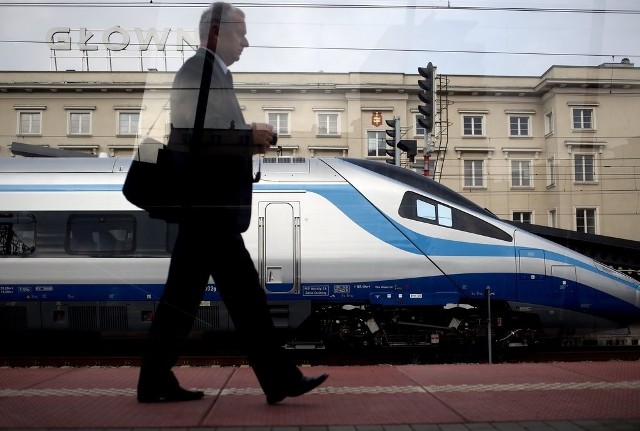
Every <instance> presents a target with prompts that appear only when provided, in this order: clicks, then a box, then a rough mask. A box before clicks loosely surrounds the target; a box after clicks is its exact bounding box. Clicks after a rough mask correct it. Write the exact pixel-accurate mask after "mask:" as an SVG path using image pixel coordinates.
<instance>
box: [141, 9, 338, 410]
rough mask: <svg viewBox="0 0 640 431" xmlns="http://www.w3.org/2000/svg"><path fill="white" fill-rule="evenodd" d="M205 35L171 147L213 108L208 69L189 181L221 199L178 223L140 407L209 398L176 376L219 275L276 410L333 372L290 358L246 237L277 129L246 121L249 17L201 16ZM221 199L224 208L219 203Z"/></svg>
mask: <svg viewBox="0 0 640 431" xmlns="http://www.w3.org/2000/svg"><path fill="white" fill-rule="evenodd" d="M199 32H200V41H201V47H200V48H199V49H198V50H197V52H196V54H195V55H194V56H193V57H191V58H190V59H188V60H187V61H186V62H185V64H184V65H183V66H182V67H181V68H180V70H179V71H178V73H177V74H176V77H175V79H174V83H173V87H172V92H171V123H172V127H173V128H174V131H175V133H174V132H173V131H172V139H170V142H171V144H170V145H175V146H176V149H180V148H179V147H180V146H181V145H180V140H179V136H180V133H181V130H182V131H184V129H193V127H194V124H195V117H196V111H197V106H198V103H199V102H200V103H203V102H204V101H203V100H202V99H201V97H202V95H201V94H200V87H201V85H202V82H203V71H205V73H204V77H205V78H206V77H208V76H210V77H211V82H210V84H209V85H208V87H209V92H208V99H207V101H206V113H205V115H204V128H205V129H204V130H203V135H202V137H201V139H200V141H198V142H194V141H190V144H188V145H189V146H190V148H188V149H189V150H190V151H191V152H192V153H194V152H200V153H199V154H198V155H199V156H202V157H197V158H196V159H197V161H196V162H195V163H194V165H192V166H193V168H192V169H191V170H190V173H189V178H188V182H189V183H190V184H192V185H193V186H192V187H191V188H190V189H189V190H191V191H195V192H198V193H197V195H201V194H202V190H207V191H210V193H211V195H212V196H213V197H214V198H208V199H205V200H204V201H203V202H202V205H195V207H194V208H193V209H191V210H189V211H188V212H187V213H186V214H185V215H184V216H183V217H182V221H181V222H180V223H179V230H178V236H177V239H176V243H175V246H174V250H173V253H172V255H171V263H170V266H169V274H168V277H167V282H166V285H165V289H164V292H163V294H162V297H161V299H160V304H159V306H158V309H157V310H156V313H155V317H154V320H153V322H152V325H151V329H150V335H151V340H150V341H151V342H150V346H149V349H148V350H147V351H146V352H145V354H144V356H143V358H142V365H141V368H140V376H139V380H138V401H139V402H143V403H148V402H160V401H189V400H197V399H200V398H202V397H203V396H204V393H203V392H202V391H191V390H186V389H184V388H182V387H181V386H180V385H179V383H178V381H177V379H176V377H175V376H174V374H173V372H172V371H171V369H172V367H173V366H174V365H175V364H176V362H177V360H178V357H179V355H180V345H181V343H182V342H183V341H184V340H185V339H186V337H187V335H188V334H189V331H190V330H191V327H192V325H193V321H194V317H195V315H196V313H197V310H198V307H199V305H200V301H201V299H202V296H203V294H204V291H205V288H206V286H207V283H208V280H209V277H210V276H211V277H213V280H214V281H215V284H216V289H217V291H218V292H219V293H220V295H221V297H222V299H223V301H224V303H225V306H226V308H227V310H228V311H229V315H230V316H231V319H232V321H233V324H234V326H235V329H236V331H237V333H238V335H239V336H240V337H241V338H242V341H243V343H244V346H245V348H246V353H247V355H248V358H249V363H250V364H251V366H252V368H253V370H254V372H255V374H256V377H257V378H258V382H259V383H260V386H261V387H262V390H263V392H264V393H265V395H266V398H267V402H268V403H269V404H276V403H278V402H280V401H282V400H283V399H284V398H286V397H293V396H299V395H302V394H304V393H307V392H309V391H311V390H313V389H314V388H316V387H317V386H318V385H320V384H321V383H322V382H324V380H326V378H327V375H326V374H322V375H320V376H317V377H306V376H304V375H303V374H302V373H301V371H300V370H299V369H298V367H297V366H296V365H295V364H294V363H293V362H291V361H290V360H289V359H288V358H287V357H286V356H285V352H284V350H283V349H282V347H281V346H280V345H279V344H278V342H277V338H276V334H275V329H274V325H273V321H272V319H271V315H270V313H269V309H268V306H267V302H266V296H265V292H264V290H263V289H262V287H261V285H260V282H259V277H258V273H257V271H256V268H255V265H254V264H253V261H252V259H251V256H250V254H249V252H248V251H247V249H246V247H245V245H244V242H243V240H242V236H241V233H242V232H244V231H245V230H246V229H247V228H248V226H249V223H250V216H251V198H252V184H253V173H252V170H253V168H252V167H253V163H252V159H251V158H252V156H253V155H254V154H258V153H265V152H266V151H267V148H269V146H270V144H271V142H272V139H273V129H272V127H271V126H270V125H268V124H256V123H253V124H247V123H246V122H245V120H244V117H243V114H242V111H241V109H240V106H239V104H238V100H237V98H236V95H235V92H234V90H233V83H232V78H231V75H230V72H229V71H228V66H230V65H231V64H233V63H234V62H236V61H237V60H238V59H239V58H240V55H241V54H242V51H243V49H244V48H246V47H247V46H249V43H248V41H247V38H246V24H245V20H244V13H243V12H242V11H241V10H240V9H238V8H236V7H234V6H232V5H230V4H228V3H223V2H217V3H214V4H213V5H211V6H210V7H209V8H207V9H206V10H205V12H204V13H203V14H202V18H201V20H200V27H199ZM206 81H207V80H206V79H205V80H204V82H206ZM201 112H202V111H201ZM196 146H197V148H196ZM182 149H184V148H182ZM194 197H195V196H194ZM212 199H213V200H215V205H210V202H211V201H212ZM205 201H206V202H205ZM196 203H197V202H196ZM205 203H206V204H207V205H205Z"/></svg>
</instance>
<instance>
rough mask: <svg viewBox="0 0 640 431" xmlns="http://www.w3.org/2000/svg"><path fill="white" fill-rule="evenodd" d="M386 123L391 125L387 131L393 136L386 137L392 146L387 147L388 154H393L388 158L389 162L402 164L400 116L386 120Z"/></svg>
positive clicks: (388, 143) (388, 134)
mask: <svg viewBox="0 0 640 431" xmlns="http://www.w3.org/2000/svg"><path fill="white" fill-rule="evenodd" d="M385 123H387V126H389V127H390V129H387V130H385V132H386V133H387V136H389V137H390V138H391V139H385V141H386V142H387V145H388V146H389V147H391V148H387V149H386V153H387V155H388V156H391V158H390V159H387V163H389V164H391V165H396V166H400V147H399V146H398V144H399V143H400V117H393V119H392V120H386V121H385Z"/></svg>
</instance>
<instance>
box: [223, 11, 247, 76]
mask: <svg viewBox="0 0 640 431" xmlns="http://www.w3.org/2000/svg"><path fill="white" fill-rule="evenodd" d="M246 35H247V26H246V23H245V21H244V18H243V17H242V16H241V15H240V14H239V13H237V12H236V13H231V14H230V19H229V22H222V23H221V24H220V29H219V33H218V38H217V43H216V45H217V46H216V49H215V52H216V54H217V55H218V56H219V57H220V58H221V59H222V61H224V63H225V64H226V65H227V66H230V65H231V64H233V63H235V62H236V61H238V60H239V59H240V56H241V55H242V51H243V50H244V48H246V47H248V46H249V41H248V40H247V37H246Z"/></svg>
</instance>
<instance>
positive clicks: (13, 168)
mask: <svg viewBox="0 0 640 431" xmlns="http://www.w3.org/2000/svg"><path fill="white" fill-rule="evenodd" d="M332 159H333V160H334V161H336V162H338V161H344V162H348V163H350V164H353V165H356V166H359V167H361V168H363V169H366V170H369V171H372V172H374V173H376V174H378V175H382V176H385V177H387V178H389V179H391V180H395V181H399V182H401V183H403V184H405V185H407V186H409V187H413V188H415V189H417V190H421V191H424V192H425V193H429V194H431V195H433V196H439V197H441V198H443V199H446V200H448V201H449V202H451V203H454V204H457V205H460V206H462V207H465V208H468V209H471V210H473V211H476V212H480V213H483V214H487V215H489V216H492V217H495V216H494V215H493V214H492V213H491V212H490V211H488V210H487V209H485V208H482V207H480V206H479V205H477V204H475V203H474V202H472V201H471V200H469V199H467V198H465V197H464V196H462V195H461V194H459V193H456V192H455V191H453V190H451V189H449V188H448V187H446V186H443V185H442V184H440V183H438V182H436V181H433V180H431V179H430V178H427V177H425V176H423V175H420V174H418V173H416V172H414V171H411V170H408V169H404V168H401V167H398V166H393V165H389V164H387V163H381V162H379V161H372V160H367V159H357V158H346V157H337V158H332ZM323 160H328V159H325V158H315V157H311V158H308V157H263V158H261V159H258V158H256V159H254V171H256V172H257V171H258V170H260V171H261V178H262V180H263V181H265V182H296V181H304V182H318V181H321V182H343V181H345V178H343V177H342V175H341V172H339V171H340V169H338V170H337V171H336V170H335V168H336V166H335V163H325V162H324V161H323ZM131 161H132V159H131V158H130V157H9V158H0V173H87V174H91V173H126V172H127V171H128V170H129V166H130V164H131ZM338 163H339V162H338ZM347 180H348V179H347Z"/></svg>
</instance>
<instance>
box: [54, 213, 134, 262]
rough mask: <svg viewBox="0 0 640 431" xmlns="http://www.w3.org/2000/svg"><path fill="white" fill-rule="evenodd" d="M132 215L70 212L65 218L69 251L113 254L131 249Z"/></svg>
mask: <svg viewBox="0 0 640 431" xmlns="http://www.w3.org/2000/svg"><path fill="white" fill-rule="evenodd" d="M134 238H135V218H134V217H133V216H126V215H103V214H100V215H97V214H82V215H77V214H76V215H72V216H70V217H69V219H68V221H67V238H66V247H65V248H66V251H67V253H69V254H90V255H115V254H128V253H132V252H133V250H134V248H135V242H134Z"/></svg>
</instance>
